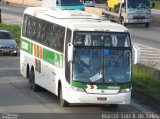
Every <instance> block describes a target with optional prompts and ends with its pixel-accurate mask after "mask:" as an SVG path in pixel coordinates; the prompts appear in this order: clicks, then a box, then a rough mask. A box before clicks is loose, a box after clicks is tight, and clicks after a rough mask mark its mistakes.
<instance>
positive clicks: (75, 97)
mask: <svg viewBox="0 0 160 119" xmlns="http://www.w3.org/2000/svg"><path fill="white" fill-rule="evenodd" d="M68 97H69V98H68V100H67V101H68V102H69V103H87V104H130V99H131V92H126V93H118V94H110V95H107V94H87V93H86V92H78V91H74V90H72V91H70V92H69V93H68Z"/></svg>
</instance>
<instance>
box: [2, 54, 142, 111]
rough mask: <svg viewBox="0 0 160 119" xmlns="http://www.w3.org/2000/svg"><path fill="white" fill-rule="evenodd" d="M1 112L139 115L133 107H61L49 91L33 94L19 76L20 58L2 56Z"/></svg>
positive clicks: (25, 81)
mask: <svg viewBox="0 0 160 119" xmlns="http://www.w3.org/2000/svg"><path fill="white" fill-rule="evenodd" d="M0 72H1V73H0V97H1V98H0V112H17V113H18V112H19V113H20V112H21V113H105V112H139V110H137V109H136V108H134V107H133V106H132V105H120V106H119V107H118V108H117V109H116V110H114V109H112V108H110V107H108V106H107V105H87V104H83V105H78V104H74V105H73V104H72V105H71V106H70V107H66V108H64V107H61V106H60V103H59V99H58V98H57V97H56V96H55V95H53V94H52V93H50V92H48V91H45V90H43V91H41V92H33V91H32V90H31V89H30V87H29V84H28V80H26V79H25V78H24V77H23V76H21V74H20V73H19V72H20V71H19V57H13V56H0Z"/></svg>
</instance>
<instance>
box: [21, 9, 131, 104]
mask: <svg viewBox="0 0 160 119" xmlns="http://www.w3.org/2000/svg"><path fill="white" fill-rule="evenodd" d="M131 64H132V45H131V39H130V34H129V32H128V30H127V29H126V28H125V27H124V26H122V25H119V24H116V23H111V22H109V21H106V20H104V19H103V18H101V17H98V16H95V15H93V14H89V13H87V12H84V11H79V10H60V9H49V8H40V7H39V8H27V9H26V10H25V12H24V18H23V27H22V34H21V51H20V71H21V74H22V75H24V76H25V77H26V78H28V79H29V82H30V86H31V88H32V89H33V90H34V91H36V90H38V88H39V86H40V87H43V88H45V89H47V90H48V91H50V92H52V93H53V94H55V95H57V96H58V97H59V98H60V103H61V105H62V106H69V104H73V103H79V104H82V103H83V104H84V103H86V104H110V105H112V106H113V107H117V106H118V104H130V99H131V87H132V86H131V82H132V80H131Z"/></svg>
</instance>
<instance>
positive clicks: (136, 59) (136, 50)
mask: <svg viewBox="0 0 160 119" xmlns="http://www.w3.org/2000/svg"><path fill="white" fill-rule="evenodd" d="M133 49H134V55H135V56H134V64H137V63H140V56H141V50H140V48H139V47H138V46H136V45H133Z"/></svg>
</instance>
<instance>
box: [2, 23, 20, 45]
mask: <svg viewBox="0 0 160 119" xmlns="http://www.w3.org/2000/svg"><path fill="white" fill-rule="evenodd" d="M0 29H1V30H7V31H10V32H11V33H12V34H13V36H14V38H16V42H17V44H18V45H20V35H21V28H20V27H19V26H16V25H6V24H0Z"/></svg>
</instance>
